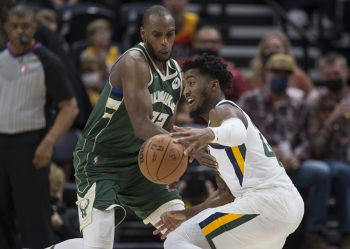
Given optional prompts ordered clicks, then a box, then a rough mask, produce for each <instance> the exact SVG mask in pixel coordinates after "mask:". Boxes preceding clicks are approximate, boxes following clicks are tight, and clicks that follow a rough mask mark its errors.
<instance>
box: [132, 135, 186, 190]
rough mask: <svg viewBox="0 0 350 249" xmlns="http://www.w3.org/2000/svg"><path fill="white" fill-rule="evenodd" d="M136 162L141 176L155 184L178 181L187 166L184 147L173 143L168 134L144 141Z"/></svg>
mask: <svg viewBox="0 0 350 249" xmlns="http://www.w3.org/2000/svg"><path fill="white" fill-rule="evenodd" d="M138 161H139V166H140V170H141V172H142V174H143V175H144V176H145V177H146V178H147V179H148V180H150V181H152V182H154V183H157V184H170V183H173V182H175V181H177V180H179V178H180V177H181V176H182V175H183V174H184V173H185V170H186V168H187V165H188V157H187V156H185V155H184V147H183V146H182V145H181V144H176V143H174V141H173V138H172V137H170V136H169V135H168V134H160V135H156V136H153V137H151V138H149V139H148V140H147V141H145V142H144V144H143V145H142V147H141V149H140V152H139V156H138Z"/></svg>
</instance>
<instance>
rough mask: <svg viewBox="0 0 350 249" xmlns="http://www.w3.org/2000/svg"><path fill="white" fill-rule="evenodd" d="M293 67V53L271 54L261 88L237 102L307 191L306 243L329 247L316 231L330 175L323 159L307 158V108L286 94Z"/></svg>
mask: <svg viewBox="0 0 350 249" xmlns="http://www.w3.org/2000/svg"><path fill="white" fill-rule="evenodd" d="M295 68H296V64H295V62H294V59H293V57H292V56H290V55H286V54H281V53H278V54H274V55H272V56H271V57H270V58H269V59H268V61H267V63H266V73H265V77H266V82H267V83H266V85H265V86H264V88H261V89H256V90H254V91H252V92H249V93H247V94H245V95H244V96H243V97H242V99H241V101H240V102H241V106H242V108H243V109H244V110H246V112H247V113H248V114H249V115H250V116H251V117H252V120H253V122H254V123H255V124H256V125H257V126H258V127H259V129H260V130H261V132H262V133H263V134H264V136H265V137H266V139H267V140H268V141H269V143H270V145H271V146H272V148H273V150H274V152H275V153H276V155H277V157H278V158H279V159H280V160H281V162H282V164H283V166H284V167H285V169H286V171H287V173H288V174H289V176H290V178H291V179H292V181H293V183H294V184H295V186H296V187H297V188H298V189H300V190H307V192H308V196H309V203H308V204H307V205H306V210H307V211H309V212H308V214H309V215H308V218H307V232H308V236H307V238H306V241H305V243H310V245H312V246H314V247H312V248H329V247H328V245H327V243H326V242H325V241H324V239H323V238H322V237H321V236H320V235H319V233H320V232H321V231H322V228H323V227H324V222H325V220H326V217H327V206H328V197H329V191H330V181H331V180H330V179H331V178H330V173H329V168H328V166H327V164H326V163H324V162H322V161H316V160H307V159H308V155H307V153H306V152H307V150H306V149H305V148H306V145H307V141H306V140H305V138H306V136H305V135H306V127H305V122H306V109H305V107H304V105H303V104H302V103H301V102H299V101H297V100H295V99H292V98H290V97H289V96H288V95H287V94H286V89H287V84H288V80H290V77H292V74H293V70H295ZM321 246H324V247H321ZM310 248H311V247H310Z"/></svg>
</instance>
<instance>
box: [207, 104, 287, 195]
mask: <svg viewBox="0 0 350 249" xmlns="http://www.w3.org/2000/svg"><path fill="white" fill-rule="evenodd" d="M224 103H225V104H231V105H233V106H235V107H237V108H239V109H240V110H242V109H241V108H240V107H239V106H237V105H236V104H235V103H234V102H232V101H229V100H222V101H220V102H219V103H218V104H217V106H218V105H222V104H224ZM242 112H243V113H244V115H245V117H246V119H247V121H248V127H247V141H246V143H245V144H241V145H239V146H233V147H227V146H223V145H219V144H210V145H209V149H210V154H211V155H212V156H214V157H215V158H216V160H217V162H218V164H219V168H218V171H219V173H220V175H221V177H222V178H223V180H224V181H225V182H226V184H227V186H228V187H229V189H230V190H231V192H232V194H233V195H234V196H236V197H237V196H241V195H242V194H244V193H245V192H247V191H254V190H255V189H261V188H270V187H275V186H285V187H287V186H290V185H292V181H291V180H290V179H289V177H288V175H287V174H286V171H285V170H284V168H283V165H282V163H281V162H280V161H279V160H278V159H277V157H276V156H275V153H274V152H273V151H272V149H271V147H270V145H269V144H268V143H267V141H266V139H265V137H264V136H263V135H262V134H261V132H260V131H259V130H258V129H257V127H256V126H255V125H254V124H253V122H252V121H251V119H250V117H249V116H248V115H247V114H246V113H245V112H244V111H243V110H242ZM235 132H240V131H235Z"/></svg>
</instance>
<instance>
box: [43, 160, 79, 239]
mask: <svg viewBox="0 0 350 249" xmlns="http://www.w3.org/2000/svg"><path fill="white" fill-rule="evenodd" d="M49 180H50V197H51V207H52V215H51V224H52V227H53V230H54V233H55V238H54V241H55V243H59V242H61V241H63V240H67V239H71V238H76V237H81V234H80V231H79V219H78V211H77V209H76V208H68V207H67V205H66V204H65V203H64V201H63V192H64V184H65V182H66V176H65V174H64V172H63V170H62V169H61V168H60V167H59V166H57V165H56V164H51V167H50V175H49Z"/></svg>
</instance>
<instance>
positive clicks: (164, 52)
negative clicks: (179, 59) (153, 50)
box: [160, 51, 169, 55]
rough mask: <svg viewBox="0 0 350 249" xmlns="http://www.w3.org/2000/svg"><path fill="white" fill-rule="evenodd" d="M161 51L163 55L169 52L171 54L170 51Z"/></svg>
mask: <svg viewBox="0 0 350 249" xmlns="http://www.w3.org/2000/svg"><path fill="white" fill-rule="evenodd" d="M160 53H161V54H162V55H168V54H169V51H160Z"/></svg>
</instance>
